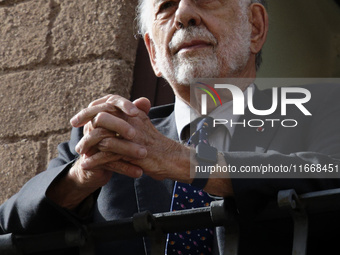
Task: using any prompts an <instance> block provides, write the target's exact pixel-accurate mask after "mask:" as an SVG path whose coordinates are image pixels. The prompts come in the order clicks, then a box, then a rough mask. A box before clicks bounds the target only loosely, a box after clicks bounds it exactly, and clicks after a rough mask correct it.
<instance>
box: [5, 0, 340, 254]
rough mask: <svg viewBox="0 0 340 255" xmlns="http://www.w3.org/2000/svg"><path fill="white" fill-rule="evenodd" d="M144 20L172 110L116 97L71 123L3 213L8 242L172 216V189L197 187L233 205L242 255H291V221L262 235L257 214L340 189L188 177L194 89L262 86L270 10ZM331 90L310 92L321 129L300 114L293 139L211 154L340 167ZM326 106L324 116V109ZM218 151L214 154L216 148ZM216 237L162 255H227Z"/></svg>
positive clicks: (158, 2)
mask: <svg viewBox="0 0 340 255" xmlns="http://www.w3.org/2000/svg"><path fill="white" fill-rule="evenodd" d="M138 10H139V13H138V20H139V25H140V32H141V33H142V35H143V36H144V41H145V44H146V46H147V49H148V52H149V57H150V61H151V64H152V66H153V69H154V71H155V74H156V75H157V76H163V77H164V78H165V79H166V80H167V81H168V82H169V84H170V85H171V87H172V89H173V90H174V92H175V95H176V103H175V105H168V106H163V107H158V108H152V109H151V110H150V103H149V101H148V100H147V99H145V98H140V99H138V100H136V101H134V102H130V101H128V100H127V99H124V98H122V97H119V96H116V95H108V96H106V97H103V98H101V99H98V100H96V101H94V102H92V103H91V104H90V106H89V107H88V108H86V109H84V110H82V111H81V112H79V113H78V114H77V115H76V116H74V117H73V118H72V120H71V124H72V126H73V127H74V129H73V131H72V134H71V139H70V141H69V142H68V143H64V144H61V145H60V146H59V152H60V154H59V156H58V158H56V159H54V160H52V161H51V163H50V165H49V168H48V170H47V171H45V172H43V173H41V174H40V175H38V176H36V177H35V178H33V179H32V180H30V181H29V182H28V183H27V184H26V185H25V186H24V187H23V189H22V190H21V191H20V192H19V193H18V194H16V195H15V196H14V197H12V198H11V199H10V200H9V201H8V202H6V203H5V204H4V205H2V207H1V211H0V212H1V230H2V231H3V232H4V233H6V232H14V233H39V232H46V231H52V230H57V229H60V228H65V227H68V226H70V225H72V224H77V222H82V221H93V222H102V221H107V220H113V219H120V218H124V217H131V216H132V215H133V214H134V213H136V212H140V211H144V210H149V211H151V212H152V213H156V212H164V211H169V210H170V209H171V203H172V200H173V197H172V193H173V189H174V185H178V184H180V185H181V184H183V185H187V184H192V185H191V186H192V187H196V188H197V189H196V190H195V192H200V189H204V191H205V192H206V193H209V194H211V195H214V196H215V197H229V198H231V200H232V201H234V203H235V205H236V208H237V212H238V214H239V215H238V217H239V219H240V226H241V242H240V251H239V252H240V254H289V253H290V252H291V236H290V235H291V231H292V230H291V227H292V226H291V223H290V222H289V219H285V220H281V221H280V222H279V223H277V222H275V223H272V222H270V223H269V224H268V223H267V222H260V223H259V222H257V221H256V217H257V216H258V214H259V213H260V212H261V211H262V210H263V209H264V208H265V207H266V205H267V204H268V203H269V202H271V201H275V199H276V195H277V192H278V191H279V190H282V189H291V188H294V189H295V190H296V191H297V192H298V193H304V192H309V191H315V190H322V189H327V188H334V187H339V182H338V181H336V180H332V179H323V180H318V179H310V180H305V179H289V180H285V179H253V180H251V179H243V178H241V179H239V178H232V176H229V175H224V176H222V178H214V177H218V176H214V175H211V177H210V178H204V179H203V180H202V179H201V180H199V179H197V178H195V176H192V175H191V174H190V169H194V168H195V167H196V166H197V165H200V162H199V158H197V156H196V151H195V149H194V148H193V147H192V146H188V145H186V144H185V143H184V142H183V141H184V140H187V139H188V138H189V137H188V136H185V127H186V126H187V125H188V124H189V123H190V117H189V116H190V111H191V110H192V109H193V108H195V107H196V106H195V105H194V104H196V102H193V101H192V100H190V84H191V82H192V81H193V80H194V79H196V78H225V77H232V78H237V79H243V78H252V79H253V78H255V76H256V70H257V69H258V67H259V65H260V62H261V54H260V52H261V48H262V46H263V44H264V43H265V40H266V35H267V30H268V17H267V12H266V9H265V7H264V1H261V0H259V1H250V0H174V1H167V0H141V1H140V4H139V9H138ZM248 86H251V87H252V88H255V91H254V95H253V100H254V101H257V102H268V96H267V95H266V94H264V93H263V92H261V91H259V90H258V89H257V88H256V86H255V85H254V84H252V83H251V82H250V83H246V84H245V83H242V84H239V88H240V89H241V90H242V91H243V92H244V93H250V92H249V91H247V90H246V88H247V87H248ZM324 90H327V91H325V94H323V97H324V98H327V100H324V98H321V97H319V98H317V96H318V94H320V93H319V92H320V91H319V90H318V88H316V87H311V88H310V92H311V94H312V100H311V101H310V102H309V104H308V110H310V111H311V112H312V115H313V118H303V117H304V116H301V114H300V115H299V114H298V113H297V112H296V111H295V112H294V113H293V114H292V115H293V116H296V118H300V119H301V120H300V119H299V126H298V127H296V128H294V129H289V130H287V129H280V128H276V129H274V128H273V129H272V130H271V131H269V132H268V133H265V132H264V133H263V134H265V135H262V134H261V137H260V136H255V135H254V132H253V131H254V129H250V128H241V127H236V128H234V129H231V130H228V132H225V133H224V134H223V136H222V138H220V140H223V141H222V145H221V146H217V145H216V147H217V148H218V151H219V152H218V153H217V151H216V153H215V156H216V160H215V163H216V164H218V165H220V166H228V165H234V166H240V165H241V164H258V163H259V162H261V163H263V164H269V163H273V164H275V163H277V162H280V163H282V162H284V163H285V164H309V163H320V164H321V163H322V164H334V165H338V164H339V158H340V155H339V152H340V135H339V132H338V131H337V129H338V124H339V122H340V121H339V118H338V117H336V116H339V115H336V114H339V112H340V107H339V106H338V105H337V104H334V103H333V102H336V100H337V99H336V95H337V93H339V90H338V89H337V88H336V87H334V86H325V87H324ZM221 96H222V100H223V102H228V101H231V99H232V98H231V95H230V93H229V94H228V93H225V94H222V95H221ZM269 99H271V98H270V97H269ZM320 100H323V101H322V103H323V104H324V105H323V108H322V109H320V107H319V106H320ZM264 105H266V104H264ZM221 107H222V106H221ZM215 110H216V109H214V108H213V107H210V106H209V107H208V114H211V115H212V116H213V117H215V118H219V117H221V112H222V113H223V112H224V111H229V112H230V109H229V110H228V109H224V108H222V110H221V111H220V113H219V114H218V113H217V114H216V111H215ZM214 114H215V115H214ZM294 114H295V115H294ZM235 120H236V121H237V119H235ZM325 126H327V128H325ZM178 140H180V141H181V142H178ZM217 140H218V139H217ZM211 143H212V144H214V143H216V137H215V141H214V139H212V140H211ZM216 144H217V143H216ZM258 148H261V150H258ZM269 152H270V153H269ZM189 186H190V185H189ZM206 193H204V194H206ZM202 194H203V193H202ZM287 233H289V234H288V236H287ZM211 234H213V239H214V240H215V241H214V243H213V244H210V246H208V248H207V247H203V244H202V247H200V245H197V247H195V250H194V251H191V250H190V252H189V251H186V249H187V250H189V248H190V247H189V248H188V246H184V243H183V245H182V247H179V246H176V247H175V248H173V247H171V245H172V244H168V246H167V248H168V249H167V251H166V252H167V254H222V253H223V248H224V247H225V246H227V245H228V243H224V239H225V238H224V235H223V229H221V228H220V229H217V230H215V231H214V232H213V233H211ZM185 238H186V237H184V239H185ZM187 239H189V237H187ZM311 240H313V239H311ZM320 240H321V239H320ZM329 243H331V242H329ZM313 244H314V245H313ZM315 244H316V243H312V244H311V245H312V246H311V247H312V248H311V249H310V254H314V253H313V252H315V254H317V253H318V248H320V249H321V250H324V249H325V247H324V246H323V245H326V244H328V243H322V245H315ZM145 252H146V253H148V252H150V246H149V243H148V242H147V241H145V240H144V239H142V238H140V239H136V240H126V241H116V242H113V243H108V244H105V245H102V246H100V247H98V254H145Z"/></svg>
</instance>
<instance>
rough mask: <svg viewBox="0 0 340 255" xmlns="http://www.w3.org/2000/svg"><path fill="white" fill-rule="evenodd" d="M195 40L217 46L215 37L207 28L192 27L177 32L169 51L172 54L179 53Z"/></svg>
mask: <svg viewBox="0 0 340 255" xmlns="http://www.w3.org/2000/svg"><path fill="white" fill-rule="evenodd" d="M194 40H200V41H204V42H206V43H209V44H212V45H213V46H216V45H217V39H216V38H215V36H214V35H213V34H212V33H211V32H210V31H209V30H208V29H207V28H205V27H203V26H200V27H195V26H190V27H187V28H182V29H179V30H177V31H176V32H175V33H174V34H173V36H172V39H171V41H170V43H169V49H170V51H171V52H173V53H174V52H177V51H178V49H179V48H180V47H181V45H183V44H185V43H190V42H191V41H194Z"/></svg>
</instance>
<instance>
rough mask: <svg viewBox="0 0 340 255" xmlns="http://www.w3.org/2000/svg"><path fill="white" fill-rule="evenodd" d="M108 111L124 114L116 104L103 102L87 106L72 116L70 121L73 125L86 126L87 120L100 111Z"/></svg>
mask: <svg viewBox="0 0 340 255" xmlns="http://www.w3.org/2000/svg"><path fill="white" fill-rule="evenodd" d="M100 112H107V113H111V114H115V115H117V116H118V115H122V114H121V111H120V110H119V109H117V108H116V107H115V106H114V105H112V104H109V103H106V102H105V103H102V104H98V105H93V106H91V107H88V108H85V109H83V110H81V111H80V112H79V113H77V114H76V115H75V116H73V117H72V119H71V120H70V123H71V125H72V126H73V127H81V126H84V125H85V124H86V123H87V122H89V121H91V120H92V119H93V118H94V117H95V116H96V115H97V114H98V113H100Z"/></svg>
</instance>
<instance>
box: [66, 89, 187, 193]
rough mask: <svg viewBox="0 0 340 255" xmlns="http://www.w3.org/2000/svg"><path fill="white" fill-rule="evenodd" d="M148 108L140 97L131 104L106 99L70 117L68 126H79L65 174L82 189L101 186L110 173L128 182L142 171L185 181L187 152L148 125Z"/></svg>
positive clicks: (149, 122)
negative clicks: (79, 136)
mask: <svg viewBox="0 0 340 255" xmlns="http://www.w3.org/2000/svg"><path fill="white" fill-rule="evenodd" d="M150 107H151V105H150V102H149V100H148V99H146V98H140V99H137V100H136V101H134V102H131V101H129V100H127V99H125V98H123V97H120V96H117V95H108V96H105V97H103V98H100V99H98V100H96V101H93V102H92V103H91V104H90V105H89V107H88V108H85V109H83V110H82V111H80V112H79V113H78V114H76V115H75V116H74V117H73V118H72V119H71V121H70V122H71V125H72V126H73V127H82V126H83V127H84V136H83V138H82V139H81V140H80V141H79V143H78V144H77V146H76V151H77V152H78V153H79V154H80V158H79V160H78V161H77V163H76V164H75V166H74V167H73V168H72V169H71V171H70V174H71V175H72V176H73V177H74V178H76V179H77V181H78V183H79V184H80V185H81V186H82V187H84V186H85V187H86V186H88V187H89V188H98V187H101V186H103V185H105V184H106V183H107V182H108V181H109V180H110V178H111V176H112V174H113V173H114V172H116V173H120V174H124V175H127V176H130V177H133V178H138V177H140V176H141V175H142V174H143V173H145V174H147V175H149V176H151V177H152V178H154V179H157V180H162V179H164V178H170V179H177V180H178V179H182V180H183V179H189V171H188V168H189V162H190V160H189V157H190V149H189V148H187V147H185V146H183V145H181V144H179V143H178V142H176V141H173V140H171V139H169V138H167V137H165V136H164V135H162V134H161V133H160V132H159V131H158V130H157V129H156V128H155V127H154V126H153V124H152V123H151V121H150V119H149V117H148V116H147V114H148V112H149V110H150ZM183 169H187V171H183Z"/></svg>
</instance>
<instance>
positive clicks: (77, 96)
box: [0, 0, 137, 203]
mask: <svg viewBox="0 0 340 255" xmlns="http://www.w3.org/2000/svg"><path fill="white" fill-rule="evenodd" d="M136 2H137V0H132V1H131V0H110V1H107V0H21V1H20V0H0V203H2V202H3V201H5V200H6V199H7V198H8V197H10V196H11V195H13V194H14V193H15V192H17V191H18V190H19V189H20V187H21V186H22V185H23V184H24V183H25V182H26V181H27V180H28V179H30V178H31V177H33V176H34V175H35V174H37V173H39V172H41V171H43V170H45V169H46V166H47V163H48V162H49V161H50V160H51V158H53V157H55V156H56V155H57V154H56V153H57V152H56V145H57V144H59V143H60V142H62V141H65V140H67V139H68V137H69V131H70V125H69V119H70V118H71V117H72V116H73V115H74V114H75V113H76V112H78V111H79V110H81V109H82V108H84V107H86V106H87V105H88V104H89V103H90V102H91V101H92V100H94V99H96V98H98V97H101V96H103V95H106V94H108V93H118V94H121V95H123V96H125V97H128V96H129V93H130V88H131V85H132V74H133V66H134V62H135V53H136V47H137V40H136V39H135V38H134V36H133V34H134V32H135V29H134V10H135V4H136Z"/></svg>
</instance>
